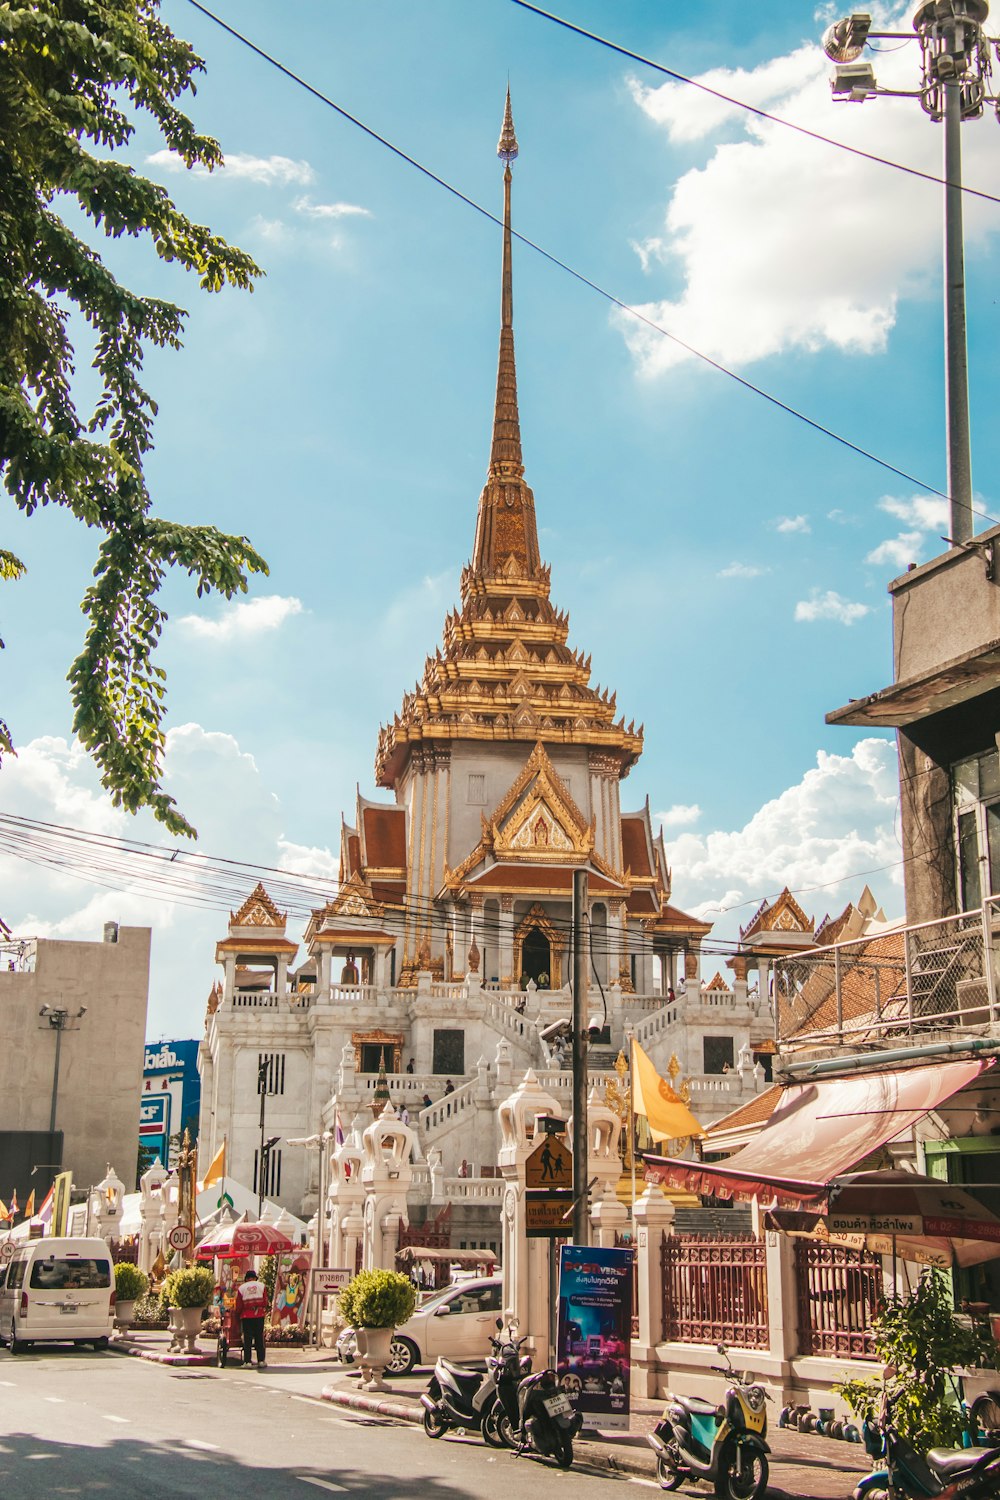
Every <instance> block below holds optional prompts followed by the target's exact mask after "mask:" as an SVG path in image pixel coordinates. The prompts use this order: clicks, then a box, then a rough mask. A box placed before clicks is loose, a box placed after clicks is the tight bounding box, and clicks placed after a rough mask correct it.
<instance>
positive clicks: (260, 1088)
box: [257, 1052, 285, 1094]
mask: <svg viewBox="0 0 1000 1500" xmlns="http://www.w3.org/2000/svg"><path fill="white" fill-rule="evenodd" d="M257 1092H258V1094H283V1093H284V1092H285V1054H284V1053H283V1052H258V1053H257Z"/></svg>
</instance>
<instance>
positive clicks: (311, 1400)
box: [292, 1393, 326, 1406]
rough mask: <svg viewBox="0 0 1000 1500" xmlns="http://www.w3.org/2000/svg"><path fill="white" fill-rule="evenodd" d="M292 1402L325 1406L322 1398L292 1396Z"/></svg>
mask: <svg viewBox="0 0 1000 1500" xmlns="http://www.w3.org/2000/svg"><path fill="white" fill-rule="evenodd" d="M292 1400H293V1401H308V1402H309V1403H310V1404H311V1405H312V1406H325V1405H326V1402H325V1401H324V1400H323V1397H322V1396H296V1395H295V1394H294V1393H293V1395H292Z"/></svg>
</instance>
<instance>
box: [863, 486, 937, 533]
mask: <svg viewBox="0 0 1000 1500" xmlns="http://www.w3.org/2000/svg"><path fill="white" fill-rule="evenodd" d="M878 508H879V510H884V511H885V512H886V514H887V515H890V516H895V517H896V519H897V520H898V521H906V522H907V524H908V525H910V526H916V527H917V528H919V529H920V530H921V531H946V530H947V529H948V519H949V517H948V502H947V500H936V499H934V497H933V496H931V495H914V496H913V497H912V499H910V500H897V499H895V498H894V497H893V496H892V495H883V497H882V499H881V500H880V501H879V503H878Z"/></svg>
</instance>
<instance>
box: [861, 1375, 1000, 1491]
mask: <svg viewBox="0 0 1000 1500" xmlns="http://www.w3.org/2000/svg"><path fill="white" fill-rule="evenodd" d="M891 1373H893V1372H892V1371H891V1368H890V1370H888V1371H887V1372H886V1375H887V1376H888V1375H889V1374H891ZM892 1406H893V1400H892V1397H891V1396H890V1394H889V1392H888V1391H887V1390H886V1389H885V1387H884V1385H883V1389H882V1407H881V1413H880V1416H879V1419H878V1421H877V1422H876V1421H872V1420H870V1419H866V1420H865V1422H864V1423H863V1425H862V1435H863V1437H864V1443H865V1447H866V1448H867V1449H868V1452H869V1454H870V1455H871V1457H872V1460H873V1467H872V1472H871V1473H870V1474H868V1475H866V1476H865V1478H864V1479H862V1480H861V1482H860V1484H859V1485H858V1487H857V1489H856V1490H855V1491H854V1500H997V1497H1000V1448H997V1447H990V1448H932V1449H931V1450H930V1452H929V1453H928V1455H927V1457H926V1459H924V1458H921V1457H920V1454H919V1453H918V1452H917V1451H916V1449H915V1448H913V1447H911V1445H910V1444H909V1443H908V1442H907V1441H906V1438H904V1437H903V1436H902V1434H901V1433H900V1432H899V1430H898V1428H897V1427H896V1423H895V1421H894V1419H893V1415H892Z"/></svg>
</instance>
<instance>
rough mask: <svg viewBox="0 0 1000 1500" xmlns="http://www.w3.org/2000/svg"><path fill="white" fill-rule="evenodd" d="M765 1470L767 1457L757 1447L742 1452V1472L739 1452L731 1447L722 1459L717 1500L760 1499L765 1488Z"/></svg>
mask: <svg viewBox="0 0 1000 1500" xmlns="http://www.w3.org/2000/svg"><path fill="white" fill-rule="evenodd" d="M767 1472H768V1471H767V1458H766V1456H765V1455H764V1454H763V1453H761V1451H760V1450H759V1449H758V1448H754V1449H752V1450H751V1451H750V1452H748V1453H745V1454H744V1456H743V1468H742V1472H741V1470H740V1465H739V1453H738V1452H737V1450H736V1448H731V1449H730V1450H729V1452H728V1453H727V1454H726V1456H725V1458H724V1459H723V1461H722V1471H721V1473H720V1474H719V1477H718V1478H717V1479H716V1481H715V1493H716V1495H718V1497H719V1500H761V1497H762V1496H763V1494H764V1491H765V1490H766V1489H767Z"/></svg>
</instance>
